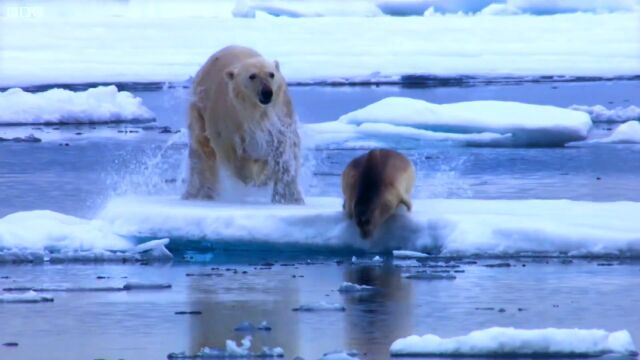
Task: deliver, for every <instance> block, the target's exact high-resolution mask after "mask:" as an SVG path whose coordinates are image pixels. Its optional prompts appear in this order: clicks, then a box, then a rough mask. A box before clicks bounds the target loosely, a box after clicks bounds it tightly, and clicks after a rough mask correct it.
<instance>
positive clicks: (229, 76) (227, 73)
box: [224, 69, 236, 81]
mask: <svg viewBox="0 0 640 360" xmlns="http://www.w3.org/2000/svg"><path fill="white" fill-rule="evenodd" d="M224 77H225V79H227V81H233V78H235V77H236V69H227V70H226V71H225V72H224Z"/></svg>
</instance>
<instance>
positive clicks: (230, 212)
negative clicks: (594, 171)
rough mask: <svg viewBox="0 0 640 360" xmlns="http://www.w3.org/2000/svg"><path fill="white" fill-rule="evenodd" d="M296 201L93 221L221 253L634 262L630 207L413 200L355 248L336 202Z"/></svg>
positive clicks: (164, 201)
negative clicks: (224, 249)
mask: <svg viewBox="0 0 640 360" xmlns="http://www.w3.org/2000/svg"><path fill="white" fill-rule="evenodd" d="M305 200H306V205H304V206H282V205H272V204H251V205H247V204H234V203H223V202H206V201H183V200H180V199H178V198H177V197H169V196H167V197H122V198H114V199H112V200H111V201H110V202H109V204H107V206H106V208H105V209H104V210H103V212H102V213H101V214H100V215H99V216H98V219H99V220H100V221H102V222H104V223H105V224H109V225H110V226H111V227H112V230H113V231H114V232H116V233H118V234H121V235H126V236H139V237H145V238H148V237H170V238H172V241H178V239H180V241H183V242H185V241H186V242H188V241H209V242H213V243H214V244H218V245H223V244H226V246H230V247H232V246H234V244H246V243H255V244H256V245H271V246H279V247H280V248H281V245H283V244H286V245H287V246H288V247H290V248H295V247H296V246H302V247H305V246H306V247H310V248H322V249H325V250H331V249H345V248H352V249H353V248H359V249H365V250H373V251H376V250H380V249H387V250H396V249H403V250H412V251H421V252H425V253H429V254H440V255H510V254H527V253H541V254H551V255H563V254H564V255H572V256H586V255H617V256H634V255H638V254H640V235H639V234H640V223H638V222H637V221H636V220H635V214H638V213H640V203H636V202H624V201H622V202H587V201H570V200H476V199H415V200H414V204H413V205H414V206H413V210H412V212H411V213H409V214H407V213H399V214H396V215H395V216H393V217H392V218H390V219H389V221H388V222H386V223H385V224H383V225H382V227H381V228H380V229H379V231H378V232H377V234H376V235H375V236H374V238H373V239H371V241H363V240H361V239H360V238H359V236H358V232H357V229H356V227H355V225H354V224H353V222H350V221H349V220H348V219H346V217H345V216H344V214H343V213H342V210H341V209H342V200H341V199H340V198H314V197H308V198H306V199H305ZM185 246H188V243H187V244H186V245H185Z"/></svg>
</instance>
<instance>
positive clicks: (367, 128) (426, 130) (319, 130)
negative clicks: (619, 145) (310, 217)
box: [306, 97, 591, 146]
mask: <svg viewBox="0 0 640 360" xmlns="http://www.w3.org/2000/svg"><path fill="white" fill-rule="evenodd" d="M306 128H307V130H306V131H307V132H308V133H311V134H312V136H315V137H316V138H315V139H314V140H312V141H313V142H315V143H321V142H322V141H323V139H322V138H320V140H318V139H317V138H318V137H319V136H320V137H321V136H323V135H324V134H323V133H326V134H327V135H326V136H325V139H327V140H330V139H334V140H333V141H335V139H340V140H342V141H344V139H345V138H348V137H350V136H351V137H353V136H367V135H368V136H375V135H379V136H383V137H389V136H394V135H396V136H403V137H410V138H415V137H422V138H424V139H428V140H455V141H462V142H464V143H467V144H469V145H484V146H562V145H565V144H566V143H569V142H573V141H580V140H584V139H586V138H587V134H588V132H589V129H590V128H591V120H590V119H589V116H587V115H586V114H584V113H582V112H579V111H573V110H567V109H562V108H558V107H554V106H543V105H531V104H523V103H517V102H508V101H470V102H460V103H453V104H444V105H438V104H433V103H429V102H426V101H423V100H417V99H411V98H403V97H388V98H386V99H383V100H380V101H378V102H376V103H373V104H371V105H368V106H366V107H364V108H362V109H359V110H356V111H353V112H350V113H348V114H345V115H343V116H341V117H340V118H339V119H338V120H337V121H335V122H327V123H320V124H311V125H307V127H306ZM340 133H342V136H340V135H338V136H336V134H340ZM329 134H331V135H329Z"/></svg>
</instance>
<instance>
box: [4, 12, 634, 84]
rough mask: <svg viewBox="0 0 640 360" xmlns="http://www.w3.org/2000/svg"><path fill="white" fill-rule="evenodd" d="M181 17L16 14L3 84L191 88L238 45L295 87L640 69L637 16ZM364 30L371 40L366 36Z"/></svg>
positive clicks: (7, 29) (9, 24)
mask: <svg viewBox="0 0 640 360" xmlns="http://www.w3.org/2000/svg"><path fill="white" fill-rule="evenodd" d="M174 7H176V8H178V6H174ZM186 7H187V6H184V8H186ZM74 10H75V13H76V14H78V10H77V9H74ZM83 10H84V8H83ZM182 10H183V9H177V10H176V14H178V15H176V16H174V17H164V16H156V17H154V16H102V17H91V16H85V14H84V13H83V14H78V16H64V15H61V16H56V14H55V13H53V12H46V13H44V14H41V15H40V16H34V17H20V16H11V14H10V13H6V14H5V16H4V17H2V18H1V21H2V29H3V32H4V33H7V34H20V36H5V37H4V38H3V41H2V50H3V53H2V67H0V87H15V86H25V85H37V84H62V83H88V82H101V83H114V82H151V81H155V82H164V81H184V80H186V79H188V78H189V77H190V76H193V75H194V74H195V73H196V71H197V70H198V69H199V67H200V66H201V65H202V64H203V63H204V62H205V61H206V59H207V58H208V57H209V56H210V55H211V54H212V53H213V52H215V51H217V50H218V49H220V48H222V47H224V46H227V45H229V44H230V43H236V44H242V45H247V46H251V47H254V48H256V49H257V50H258V51H259V52H261V53H263V54H264V55H265V56H267V57H269V58H273V59H278V60H279V61H280V64H281V67H282V71H283V73H284V75H285V77H286V78H287V80H289V81H293V82H307V81H334V80H335V81H341V80H344V79H360V80H365V81H366V80H372V79H380V78H383V79H389V78H395V79H397V78H398V77H399V76H401V75H405V74H431V75H446V76H458V75H474V76H542V75H567V76H627V75H636V74H639V73H640V58H639V57H638V56H637V54H638V35H637V34H638V33H639V31H640V24H639V22H638V21H637V14H635V13H612V14H589V13H574V14H564V15H555V16H528V15H519V16H504V17H499V16H483V15H477V16H462V15H453V14H452V15H442V16H440V15H438V16H428V17H409V18H399V17H389V16H381V17H372V18H367V17H347V18H345V17H342V18H339V17H324V18H301V19H291V18H282V17H278V18H276V17H272V16H265V17H258V18H256V19H238V18H231V17H229V18H213V17H206V16H197V15H196V16H186V15H185V16H179V14H180V12H181V11H182ZM70 13H71V14H73V13H74V12H73V11H70ZM147 13H153V12H152V11H148V12H147ZM202 13H203V14H206V12H205V11H203V12H202ZM212 23H214V24H215V26H212ZM105 29H108V31H106V30H105ZM362 29H366V31H367V36H359V34H361V32H362ZM469 29H472V30H473V31H470V30H469ZM194 34H197V36H194ZM220 34H232V35H233V36H220ZM318 34H322V36H318ZM400 40H401V41H400ZM96 44H109V46H96ZM142 44H143V45H142ZM381 44H384V46H381ZM461 44H464V46H461ZM514 44H526V46H515V45H514ZM60 49H64V51H60ZM51 54H55V59H52V57H51ZM603 59H606V61H603ZM611 64H615V66H611Z"/></svg>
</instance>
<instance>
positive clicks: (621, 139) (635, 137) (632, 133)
mask: <svg viewBox="0 0 640 360" xmlns="http://www.w3.org/2000/svg"><path fill="white" fill-rule="evenodd" d="M591 142H596V143H610V144H640V122H638V121H627V122H626V123H624V124H622V125H620V126H618V127H617V128H616V129H615V130H614V131H613V132H612V133H611V134H610V135H609V136H607V137H605V138H602V139H595V140H592V141H591Z"/></svg>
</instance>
